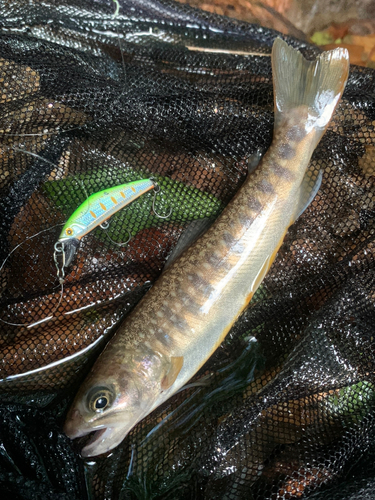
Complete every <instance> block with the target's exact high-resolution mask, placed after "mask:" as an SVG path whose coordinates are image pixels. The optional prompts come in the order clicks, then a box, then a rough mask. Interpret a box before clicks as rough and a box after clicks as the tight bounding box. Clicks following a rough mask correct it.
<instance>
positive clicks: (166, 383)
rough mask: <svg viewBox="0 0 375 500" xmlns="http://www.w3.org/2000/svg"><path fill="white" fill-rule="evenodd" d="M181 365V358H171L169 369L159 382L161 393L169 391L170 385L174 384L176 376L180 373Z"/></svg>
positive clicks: (182, 359) (182, 358) (182, 361)
mask: <svg viewBox="0 0 375 500" xmlns="http://www.w3.org/2000/svg"><path fill="white" fill-rule="evenodd" d="M183 364H184V357H183V356H174V357H172V358H171V366H170V369H169V371H168V372H167V373H166V375H165V376H164V377H163V379H162V381H161V388H162V390H163V391H166V390H167V389H169V388H170V387H171V385H172V384H173V383H174V382H175V380H176V378H177V375H178V374H179V373H180V371H181V368H182V366H183Z"/></svg>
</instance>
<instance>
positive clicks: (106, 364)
mask: <svg viewBox="0 0 375 500" xmlns="http://www.w3.org/2000/svg"><path fill="white" fill-rule="evenodd" d="M100 358H101V357H99V359H98V360H97V362H96V364H95V365H94V367H93V369H92V371H91V373H90V374H89V376H88V377H87V379H86V380H85V381H84V383H83V384H82V386H81V387H80V389H79V391H78V393H77V395H76V397H75V400H74V402H73V404H72V406H71V408H70V410H69V412H68V414H67V417H66V421H65V425H64V432H65V434H66V435H67V436H68V437H70V438H71V439H75V438H79V437H83V436H86V435H88V434H92V436H90V439H89V441H88V442H87V443H86V444H85V445H84V447H83V448H82V450H81V455H82V456H83V457H91V456H96V455H101V454H103V453H107V452H108V451H110V450H112V449H113V448H115V447H116V446H117V445H118V444H120V443H121V441H123V439H124V438H125V437H126V435H127V434H128V433H129V431H130V430H131V429H132V428H133V427H134V426H135V425H136V424H137V423H138V422H139V421H140V420H141V419H142V418H143V417H145V416H146V415H148V414H149V413H150V412H151V411H152V409H153V405H154V403H155V401H156V400H157V398H158V396H159V395H160V392H161V387H160V379H161V374H160V368H161V363H160V360H159V359H157V360H156V361H155V359H153V358H155V356H153V357H152V358H150V357H147V356H146V357H143V359H138V362H137V363H134V359H133V360H129V358H128V357H127V356H126V358H128V362H127V363H124V362H123V360H121V363H118V364H117V366H116V359H108V358H107V357H106V358H107V359H106V360H103V359H100ZM98 361H100V363H98ZM96 365H98V367H97V368H98V369H96Z"/></svg>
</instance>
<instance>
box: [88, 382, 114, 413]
mask: <svg viewBox="0 0 375 500" xmlns="http://www.w3.org/2000/svg"><path fill="white" fill-rule="evenodd" d="M112 400H113V397H112V393H111V392H110V391H109V390H108V389H106V388H102V389H99V390H96V391H95V393H94V395H93V396H92V397H91V398H90V400H89V407H90V410H91V411H94V412H96V413H101V412H102V411H104V410H105V409H106V408H108V407H109V406H110V405H111V404H112Z"/></svg>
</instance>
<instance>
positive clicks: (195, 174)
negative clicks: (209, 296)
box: [0, 0, 375, 500]
mask: <svg viewBox="0 0 375 500" xmlns="http://www.w3.org/2000/svg"><path fill="white" fill-rule="evenodd" d="M115 10H116V6H115V4H114V2H112V1H109V0H108V1H104V0H103V1H88V0H87V1H82V0H81V1H78V0H76V1H70V2H69V1H62V0H59V1H55V2H51V3H48V2H43V3H41V2H38V1H36V0H35V1H29V0H27V1H26V0H25V1H23V0H19V1H17V2H11V3H10V2H0V26H1V31H0V88H1V93H0V106H1V109H2V112H1V116H0V135H1V154H0V165H1V166H0V192H1V204H0V212H1V217H0V244H1V247H0V258H1V263H2V265H1V269H0V290H1V316H0V319H1V325H0V346H1V347H0V390H1V395H2V397H1V407H0V412H1V419H0V421H1V424H0V441H1V444H0V484H1V495H2V498H13V499H15V498H17V499H18V498H19V499H35V498H43V499H48V498H61V499H63V498H66V499H84V498H91V499H104V498H106V499H117V498H122V499H134V498H135V499H138V498H144V499H181V500H183V499H207V500H211V499H233V500H235V499H242V498H243V499H252V500H253V499H254V500H255V499H256V500H263V499H272V500H274V499H292V498H305V497H308V496H314V498H319V499H325V498H330V499H331V498H334V499H349V498H351V499H353V498H356V499H365V498H371V495H372V491H373V484H374V481H375V471H374V465H373V463H374V460H373V459H374V451H373V450H374V442H375V420H374V400H375V385H374V384H375V381H374V361H375V360H374V338H373V334H374V333H373V332H374V323H375V321H374V320H375V309H374V302H375V276H374V232H375V206H374V203H375V198H374V176H375V107H374V102H375V82H374V72H373V71H372V70H370V69H364V68H356V67H352V68H351V72H350V75H349V79H348V84H347V87H346V90H345V94H344V97H343V99H342V101H341V102H340V104H339V107H338V109H337V111H336V114H335V115H334V118H333V120H332V122H331V124H330V127H329V129H328V131H327V133H326V134H325V136H324V137H323V139H322V140H321V142H320V144H319V146H318V147H317V149H316V151H315V152H314V154H313V157H312V161H311V165H310V171H311V178H312V180H313V179H314V178H316V176H317V175H318V174H319V172H322V184H321V188H320V190H319V192H318V194H317V196H316V197H315V199H314V201H313V202H312V203H311V205H310V206H309V207H308V208H307V210H306V211H305V212H304V213H303V215H302V216H301V217H300V218H299V219H298V220H297V222H296V223H295V224H294V225H293V226H292V227H291V228H290V230H289V231H288V233H287V236H286V238H285V240H284V243H283V245H282V247H281V248H280V251H279V254H278V256H277V259H276V261H275V263H274V265H273V266H272V268H271V270H270V271H269V273H268V275H267V277H266V278H265V280H264V282H263V284H262V286H261V287H260V289H259V291H258V293H257V294H256V296H255V297H254V299H253V300H252V302H251V304H250V307H249V308H248V309H247V310H246V311H245V312H244V314H243V315H242V316H241V317H240V319H239V320H238V321H237V323H236V325H235V326H234V327H233V329H232V330H231V332H230V333H229V335H228V337H227V339H226V341H225V342H224V344H223V345H222V346H221V347H220V348H219V349H218V350H217V351H216V352H215V354H214V355H213V356H212V358H211V359H210V360H209V361H208V362H207V363H206V365H204V367H203V368H202V369H201V370H200V372H199V373H198V374H197V375H196V376H195V377H194V379H193V380H192V383H191V384H189V385H188V386H187V387H186V388H185V389H184V390H182V391H180V392H179V393H177V394H176V395H175V396H173V397H172V398H171V399H170V400H168V401H167V402H166V403H164V405H163V406H162V407H160V408H158V409H156V410H155V411H154V412H153V413H152V414H150V415H149V416H148V417H146V418H145V419H144V420H142V421H141V422H140V423H139V424H138V425H137V426H136V427H135V428H134V429H132V431H131V432H130V434H129V436H128V437H127V438H126V439H125V441H124V442H123V443H122V444H121V445H120V446H119V447H117V448H116V449H115V450H114V451H113V452H112V453H111V454H110V455H109V456H103V457H99V458H97V459H90V460H87V461H83V460H82V459H81V458H80V456H79V450H80V448H81V447H82V445H83V444H84V443H83V442H81V443H72V442H71V441H70V440H69V439H68V438H67V437H66V436H65V435H64V433H63V431H62V425H63V421H64V416H65V414H66V411H67V408H68V406H69V405H70V404H71V402H72V400H73V398H74V395H75V393H76V392H77V389H78V387H79V385H80V383H81V382H82V380H83V379H84V377H85V375H86V374H87V372H88V369H89V368H90V366H91V365H92V363H93V361H94V360H95V359H96V357H97V355H98V353H99V352H100V350H101V349H102V348H103V346H104V344H105V342H106V341H107V340H108V339H110V337H111V335H112V334H113V333H114V332H115V331H116V328H117V326H118V325H119V323H120V321H121V320H122V318H123V317H124V316H125V315H126V314H127V312H128V311H130V310H131V309H132V308H133V306H134V305H135V304H136V303H137V302H138V301H139V300H140V298H141V297H142V296H143V295H144V293H146V292H147V290H148V289H149V287H150V286H151V285H152V283H153V282H154V281H155V280H156V279H157V278H158V276H159V275H160V273H161V271H162V269H163V266H164V263H165V261H166V259H167V257H168V255H169V254H170V253H171V252H172V250H173V248H174V247H175V245H176V243H177V240H178V239H179V237H180V236H181V234H182V233H183V232H184V230H185V229H186V228H189V225H190V224H191V223H192V222H193V221H197V220H200V219H206V218H210V219H213V218H215V217H217V216H218V215H219V213H220V212H221V210H222V209H223V208H224V207H225V205H226V204H227V203H228V201H229V200H230V199H231V198H232V197H233V195H234V194H235V193H236V191H237V190H238V189H239V187H240V186H241V184H242V182H243V181H244V179H245V177H246V174H247V171H248V167H249V165H250V164H251V161H252V158H253V155H254V154H255V153H256V152H257V151H262V152H264V151H266V150H267V148H268V147H269V145H270V143H271V139H272V128H273V90H272V79H271V62H270V52H271V47H272V43H273V41H274V39H275V37H276V36H277V35H278V34H277V32H274V31H272V30H269V29H265V28H261V27H259V26H254V25H248V24H246V23H242V22H239V21H233V20H229V19H226V18H221V17H219V16H215V15H211V14H208V13H204V12H200V11H197V10H194V9H191V8H189V7H187V6H182V5H178V4H175V3H173V2H168V1H163V2H157V1H154V2H142V1H136V0H135V1H129V2H126V1H124V2H120V3H119V10H118V13H116V12H115ZM284 38H285V39H286V40H287V41H288V43H289V44H291V45H293V46H295V47H299V48H300V49H301V51H302V53H303V54H304V55H305V56H306V57H308V58H312V57H313V56H314V55H316V54H317V52H318V49H317V48H315V47H313V46H310V45H307V44H306V43H304V42H300V41H298V40H296V39H292V38H290V37H289V38H288V37H284ZM150 176H152V177H153V178H155V179H156V181H157V182H158V184H159V185H160V188H161V189H160V191H159V193H157V196H156V200H155V207H156V208H157V210H158V212H159V213H168V212H169V209H170V208H171V209H172V213H171V216H170V217H168V218H166V219H160V218H159V217H157V216H156V215H155V212H154V211H153V194H152V193H147V194H145V195H143V196H142V197H140V198H139V199H137V200H136V201H134V202H133V203H132V204H131V205H129V206H128V207H126V208H124V209H123V210H121V211H119V212H118V213H116V214H115V215H114V216H113V217H112V218H111V219H110V221H109V222H110V225H109V227H108V228H107V229H106V230H105V231H106V232H105V231H103V230H101V229H100V228H97V229H95V230H94V231H92V232H90V233H89V234H88V235H87V236H86V237H85V238H83V239H82V241H81V244H80V246H79V248H78V250H77V252H76V255H75V257H74V260H73V261H72V263H71V265H70V266H69V267H68V268H67V270H66V277H65V282H64V285H63V287H61V286H60V284H59V280H58V277H57V270H56V266H55V262H54V258H53V255H54V244H55V243H56V241H57V239H58V237H59V234H60V232H61V228H62V227H63V225H64V224H65V222H66V220H67V219H68V217H69V216H70V215H71V214H72V213H73V212H74V210H75V209H76V208H77V207H78V206H79V205H80V204H82V203H83V202H84V201H85V200H86V199H87V197H88V196H90V195H91V194H93V193H97V192H99V191H102V190H104V189H108V188H110V187H113V186H115V185H119V184H123V183H126V182H132V181H134V180H136V179H141V178H146V177H150ZM129 233H130V235H131V236H132V237H131V239H130V241H129V243H128V244H127V245H121V244H120V245H119V243H122V242H125V241H126V240H127V238H128V234H129Z"/></svg>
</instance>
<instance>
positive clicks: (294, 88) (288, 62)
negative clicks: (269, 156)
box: [272, 38, 349, 150]
mask: <svg viewBox="0 0 375 500" xmlns="http://www.w3.org/2000/svg"><path fill="white" fill-rule="evenodd" d="M348 74H349V53H348V51H347V50H346V49H342V48H337V49H335V50H331V51H329V52H323V53H322V54H320V55H319V56H318V57H317V59H316V60H314V61H307V60H306V59H305V58H304V57H303V56H302V54H301V53H300V52H299V51H297V50H296V49H294V48H293V47H290V46H289V45H287V44H286V43H285V42H284V41H283V40H281V38H277V39H276V40H275V42H274V44H273V47H272V75H273V85H274V101H275V125H274V128H275V131H277V129H278V128H279V127H280V126H283V125H284V123H285V117H286V115H287V114H289V113H290V111H292V110H295V109H296V108H300V107H301V106H303V107H305V108H306V112H307V114H306V121H305V123H304V130H303V131H300V133H302V132H303V133H304V134H309V133H310V132H312V131H314V132H315V135H316V137H315V140H314V141H311V142H312V145H311V149H312V150H313V149H315V147H316V145H317V144H318V142H319V140H320V139H321V137H322V136H323V134H324V132H325V130H326V128H327V126H328V123H329V121H330V119H331V117H332V115H333V112H334V111H335V108H336V106H337V104H338V102H339V100H340V98H341V95H342V93H343V92H344V88H345V84H346V80H347V78H348ZM291 75H293V78H291ZM295 132H296V133H297V134H298V130H296V131H295Z"/></svg>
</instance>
